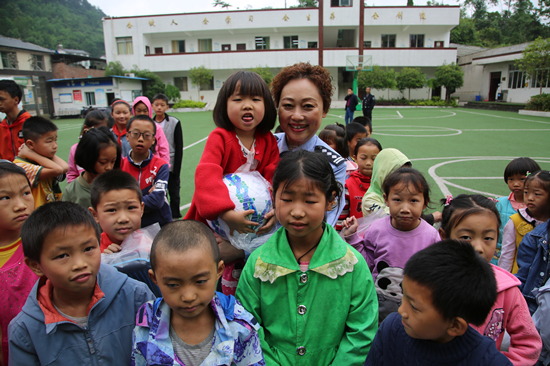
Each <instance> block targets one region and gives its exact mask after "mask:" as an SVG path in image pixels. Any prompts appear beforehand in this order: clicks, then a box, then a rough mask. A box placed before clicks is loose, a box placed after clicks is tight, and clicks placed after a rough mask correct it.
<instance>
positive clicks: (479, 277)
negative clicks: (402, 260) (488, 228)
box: [404, 240, 497, 326]
mask: <svg viewBox="0 0 550 366" xmlns="http://www.w3.org/2000/svg"><path fill="white" fill-rule="evenodd" d="M404 275H405V276H407V278H408V279H410V280H412V281H414V282H416V283H418V284H420V285H422V286H425V287H427V288H428V289H430V290H431V292H432V304H433V306H434V307H435V308H436V309H437V311H438V312H439V313H440V314H441V315H442V316H443V318H444V319H445V320H453V319H455V318H457V317H460V318H462V319H464V320H465V321H466V322H468V323H472V324H474V325H478V326H479V325H481V324H483V322H485V319H486V318H487V315H488V314H489V311H491V308H492V307H493V304H494V303H495V301H496V299H497V284H496V280H495V275H494V273H493V269H492V268H491V265H490V264H489V263H488V262H487V261H486V260H485V259H483V258H481V257H480V256H479V254H477V252H476V250H475V249H474V247H473V246H472V245H471V244H470V243H468V242H465V241H456V240H443V241H440V242H438V243H435V244H432V245H430V246H429V247H427V248H426V249H423V250H421V251H419V252H417V253H416V254H414V255H413V256H412V257H411V258H410V259H409V260H408V261H407V264H405V270H404Z"/></svg>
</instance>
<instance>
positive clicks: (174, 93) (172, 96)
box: [164, 84, 181, 102]
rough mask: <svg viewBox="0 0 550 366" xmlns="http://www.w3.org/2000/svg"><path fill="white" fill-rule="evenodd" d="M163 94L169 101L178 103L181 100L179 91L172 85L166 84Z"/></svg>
mask: <svg viewBox="0 0 550 366" xmlns="http://www.w3.org/2000/svg"><path fill="white" fill-rule="evenodd" d="M164 94H166V96H167V97H168V99H169V100H173V101H174V102H178V101H179V100H180V98H181V93H180V91H179V89H178V88H177V87H175V86H174V85H172V84H166V88H165V89H164Z"/></svg>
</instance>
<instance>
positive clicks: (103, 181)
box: [91, 170, 143, 210]
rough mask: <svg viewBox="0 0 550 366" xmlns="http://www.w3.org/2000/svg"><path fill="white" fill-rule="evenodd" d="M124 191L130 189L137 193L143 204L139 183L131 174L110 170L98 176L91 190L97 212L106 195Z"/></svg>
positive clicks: (93, 204) (93, 205)
mask: <svg viewBox="0 0 550 366" xmlns="http://www.w3.org/2000/svg"><path fill="white" fill-rule="evenodd" d="M123 189H129V190H131V191H134V192H136V195H137V197H138V200H139V202H140V203H141V202H143V197H142V195H141V189H140V188H139V183H138V181H137V180H136V178H134V177H132V175H131V174H130V173H127V172H123V171H122V170H110V171H108V172H105V173H103V174H100V175H98V176H97V178H95V179H94V180H93V182H92V188H91V201H92V207H93V209H94V210H97V205H99V202H100V201H101V198H102V197H103V196H104V195H105V194H106V193H108V192H111V191H120V190H123Z"/></svg>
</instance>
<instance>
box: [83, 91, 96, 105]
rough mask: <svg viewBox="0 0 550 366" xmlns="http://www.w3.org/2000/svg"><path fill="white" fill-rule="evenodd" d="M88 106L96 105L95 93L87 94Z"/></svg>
mask: <svg viewBox="0 0 550 366" xmlns="http://www.w3.org/2000/svg"><path fill="white" fill-rule="evenodd" d="M85 94H86V105H95V93H94V92H86V93H85Z"/></svg>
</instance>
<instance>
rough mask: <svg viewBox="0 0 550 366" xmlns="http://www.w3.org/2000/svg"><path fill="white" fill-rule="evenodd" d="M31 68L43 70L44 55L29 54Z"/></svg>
mask: <svg viewBox="0 0 550 366" xmlns="http://www.w3.org/2000/svg"><path fill="white" fill-rule="evenodd" d="M30 62H31V68H32V69H33V70H34V71H45V69H44V56H42V55H31V59H30Z"/></svg>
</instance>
